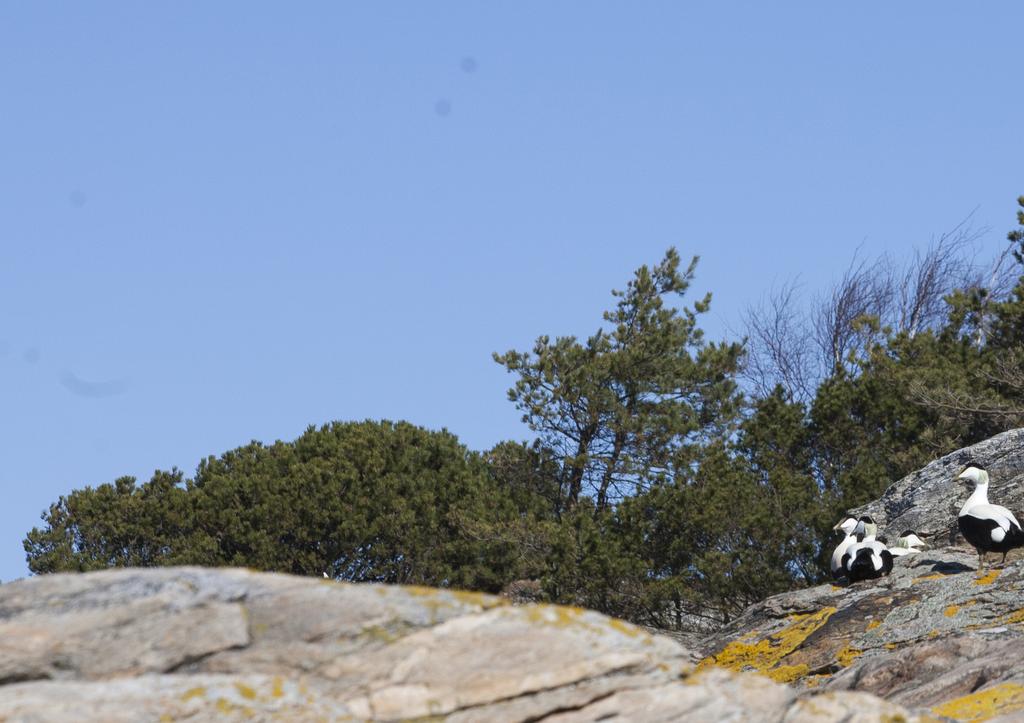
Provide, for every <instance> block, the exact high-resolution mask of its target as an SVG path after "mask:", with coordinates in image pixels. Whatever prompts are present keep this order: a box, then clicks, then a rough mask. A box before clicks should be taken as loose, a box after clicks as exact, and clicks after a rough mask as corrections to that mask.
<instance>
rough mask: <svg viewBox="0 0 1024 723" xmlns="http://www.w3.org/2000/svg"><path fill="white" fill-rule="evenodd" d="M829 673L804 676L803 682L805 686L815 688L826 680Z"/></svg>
mask: <svg viewBox="0 0 1024 723" xmlns="http://www.w3.org/2000/svg"><path fill="white" fill-rule="evenodd" d="M830 677H832V676H830V675H808V676H807V677H806V678H804V680H803V683H804V687H805V688H817V687H818V686H819V685H821V684H822V683H824V682H825V681H826V680H828V679H829V678H830Z"/></svg>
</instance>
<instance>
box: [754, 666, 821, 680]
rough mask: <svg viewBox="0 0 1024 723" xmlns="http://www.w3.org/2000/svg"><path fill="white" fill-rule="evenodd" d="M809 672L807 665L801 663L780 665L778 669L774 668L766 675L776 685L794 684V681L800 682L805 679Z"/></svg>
mask: <svg viewBox="0 0 1024 723" xmlns="http://www.w3.org/2000/svg"><path fill="white" fill-rule="evenodd" d="M809 672H810V668H808V667H807V663H800V665H780V666H778V667H777V668H772V669H771V670H769V671H767V672H766V673H765V675H767V676H768V677H769V678H771V679H772V680H774V681H775V682H776V683H792V682H793V681H794V680H799V679H800V678H802V677H804V676H805V675H807V673H809Z"/></svg>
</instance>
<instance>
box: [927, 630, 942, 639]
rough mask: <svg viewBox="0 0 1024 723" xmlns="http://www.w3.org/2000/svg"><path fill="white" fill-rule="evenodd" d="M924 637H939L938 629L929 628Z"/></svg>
mask: <svg viewBox="0 0 1024 723" xmlns="http://www.w3.org/2000/svg"><path fill="white" fill-rule="evenodd" d="M926 637H927V638H928V639H929V640H931V639H932V638H937V637H939V631H938V630H929V631H928V635H927V636H926Z"/></svg>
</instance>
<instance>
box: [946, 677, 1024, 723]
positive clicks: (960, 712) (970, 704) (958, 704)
mask: <svg viewBox="0 0 1024 723" xmlns="http://www.w3.org/2000/svg"><path fill="white" fill-rule="evenodd" d="M1020 710H1024V685H1019V684H1017V683H1002V684H1000V685H995V686H992V687H991V688H986V689H984V690H979V691H978V692H977V693H971V694H970V695H965V696H961V697H960V698H954V699H953V700H950V701H946V702H945V703H942V704H941V705H937V706H935V707H934V708H932V713H935V714H936V715H943V716H947V717H949V718H955V719H956V720H959V721H983V720H988V719H989V718H994V717H995V716H997V715H1005V714H1007V713H1013V712H1015V711H1020Z"/></svg>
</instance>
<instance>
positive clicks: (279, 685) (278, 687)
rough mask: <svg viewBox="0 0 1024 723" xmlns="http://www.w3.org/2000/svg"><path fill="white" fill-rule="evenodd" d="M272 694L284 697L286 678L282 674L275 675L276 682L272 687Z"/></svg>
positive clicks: (275, 696)
mask: <svg viewBox="0 0 1024 723" xmlns="http://www.w3.org/2000/svg"><path fill="white" fill-rule="evenodd" d="M270 695H271V696H272V697H274V698H283V697H284V678H282V677H281V676H280V675H277V676H275V677H274V682H273V684H272V685H271V688H270Z"/></svg>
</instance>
